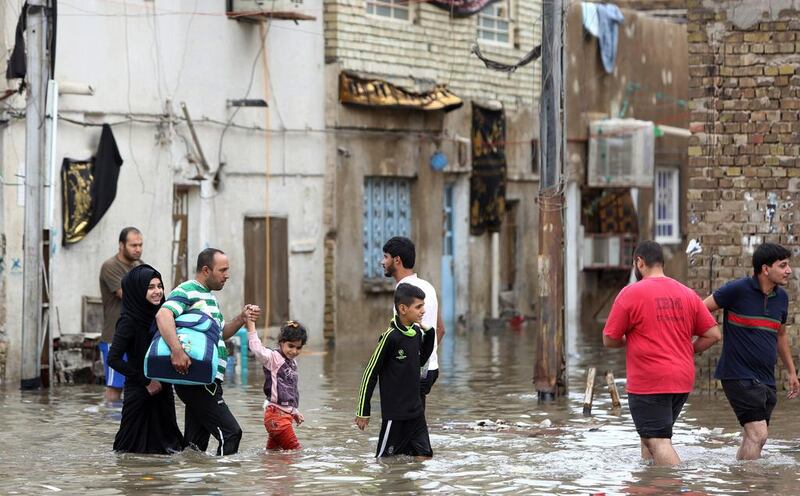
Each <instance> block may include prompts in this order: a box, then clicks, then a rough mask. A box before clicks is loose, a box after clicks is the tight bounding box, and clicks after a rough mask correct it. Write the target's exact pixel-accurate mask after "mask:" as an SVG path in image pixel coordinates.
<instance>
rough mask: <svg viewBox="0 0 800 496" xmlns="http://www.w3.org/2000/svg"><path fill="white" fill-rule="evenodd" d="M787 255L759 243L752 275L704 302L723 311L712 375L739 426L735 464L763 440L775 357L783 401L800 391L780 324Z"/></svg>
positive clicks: (755, 454)
mask: <svg viewBox="0 0 800 496" xmlns="http://www.w3.org/2000/svg"><path fill="white" fill-rule="evenodd" d="M791 255H792V254H791V252H789V250H787V249H786V248H784V247H783V246H780V245H777V244H773V243H764V244H762V245H760V246H759V247H758V248H756V251H755V252H754V253H753V277H744V278H742V279H737V280H735V281H731V282H729V283H727V284H725V285H724V286H722V287H721V288H719V289H718V290H716V291H714V294H713V295H711V296H709V297H708V298H706V299H705V301H704V303H705V304H706V307H707V308H708V309H709V310H710V311H712V312H713V311H715V310H719V309H720V308H722V309H723V310H724V314H723V340H722V356H720V359H719V363H718V364H717V371H716V373H715V374H714V377H716V378H717V379H720V380H721V381H722V389H723V390H724V391H725V396H727V397H728V402H729V403H730V404H731V408H733V411H734V413H735V414H736V418H737V419H738V420H739V424H741V426H742V427H743V433H742V445H741V446H740V447H739V451H738V452H737V453H736V458H737V459H739V460H755V459H757V458H760V457H761V449H762V448H763V447H764V444H765V443H766V442H767V435H768V430H767V428H768V426H769V418H770V415H771V414H772V409H773V408H775V404H776V403H777V401H778V398H777V394H776V386H775V362H776V361H777V357H778V356H780V358H781V362H783V365H784V367H786V371H787V372H788V373H789V393H788V394H787V398H789V399H791V398H795V397H797V395H798V392H800V382H798V380H797V371H796V370H795V368H794V362H793V361H792V352H791V349H790V346H789V336H788V335H787V334H786V329H784V328H783V324H785V323H786V315H787V313H788V311H789V297H788V295H787V294H786V291H784V289H783V288H782V287H781V286H786V284H787V283H788V282H789V277H790V276H791V274H792V268H791V266H790V265H789V258H790V257H791Z"/></svg>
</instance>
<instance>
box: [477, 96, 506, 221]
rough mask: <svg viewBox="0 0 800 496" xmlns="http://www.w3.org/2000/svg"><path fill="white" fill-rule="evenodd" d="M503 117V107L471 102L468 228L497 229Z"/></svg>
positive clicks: (502, 189)
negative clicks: (470, 169)
mask: <svg viewBox="0 0 800 496" xmlns="http://www.w3.org/2000/svg"><path fill="white" fill-rule="evenodd" d="M505 146H506V119H505V113H504V111H503V110H502V109H500V110H492V109H488V108H486V107H481V106H479V105H477V104H476V103H473V104H472V177H471V178H470V216H469V217H470V221H469V223H470V232H471V233H472V234H473V235H475V236H479V235H481V234H483V233H484V232H485V231H486V230H487V229H488V230H489V231H490V232H498V231H500V226H501V224H502V222H503V215H504V214H505V209H506V151H505Z"/></svg>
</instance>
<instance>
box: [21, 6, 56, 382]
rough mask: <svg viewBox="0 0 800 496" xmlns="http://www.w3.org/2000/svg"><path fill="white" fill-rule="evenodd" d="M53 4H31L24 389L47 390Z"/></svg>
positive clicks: (28, 28)
mask: <svg viewBox="0 0 800 496" xmlns="http://www.w3.org/2000/svg"><path fill="white" fill-rule="evenodd" d="M47 14H48V12H47V0H28V4H27V21H26V23H25V37H26V48H27V53H26V62H27V74H26V76H25V77H26V83H27V84H26V91H27V101H26V105H25V229H24V239H23V253H24V257H25V258H24V260H23V265H22V271H23V272H22V275H23V282H22V374H21V383H20V388H21V389H38V388H40V387H41V386H42V377H41V356H42V337H43V335H44V334H43V326H42V276H43V271H44V268H43V259H42V241H43V237H42V232H43V229H44V216H43V213H44V199H45V196H44V187H43V185H44V180H45V174H46V171H47V167H46V165H47V158H48V156H49V153H48V150H47V146H46V145H47V139H46V130H47V125H46V124H45V112H46V108H47V105H46V97H47V83H48V81H49V79H50V56H51V55H52V54H50V53H49V47H48V43H47V39H48V31H49V26H48V22H49V19H48V18H47Z"/></svg>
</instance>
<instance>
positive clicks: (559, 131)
mask: <svg viewBox="0 0 800 496" xmlns="http://www.w3.org/2000/svg"><path fill="white" fill-rule="evenodd" d="M563 53H564V5H563V0H550V1H547V2H542V94H541V100H540V106H539V142H540V143H541V147H540V148H541V152H540V155H539V156H540V157H541V158H540V169H539V172H540V173H539V309H538V313H539V320H538V326H539V327H538V331H539V332H538V336H537V338H538V339H537V344H536V365H535V366H534V373H533V382H534V386H535V387H536V391H537V392H538V394H539V400H540V401H551V400H554V399H555V398H556V397H558V396H560V395H562V394H564V393H566V380H565V374H564V371H565V364H564V316H563V315H564V313H563V305H562V301H563V294H564V291H563V278H562V277H561V274H563V270H562V264H563V253H562V251H563V248H562V241H563V238H564V225H563V220H562V208H563V191H562V188H561V185H560V180H561V165H562V163H563V159H564V133H563V127H564V122H563V119H564V112H563V110H564V85H563V83H564V68H563Z"/></svg>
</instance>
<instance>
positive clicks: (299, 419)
mask: <svg viewBox="0 0 800 496" xmlns="http://www.w3.org/2000/svg"><path fill="white" fill-rule="evenodd" d="M292 417H294V421H295V422H297V425H300V424H302V423H303V422H304V421H305V419H306V418H305V417H304V416H303V414H302V413H300V412H295V413H294V414H293V415H292Z"/></svg>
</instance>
